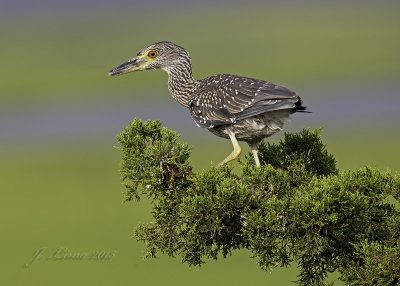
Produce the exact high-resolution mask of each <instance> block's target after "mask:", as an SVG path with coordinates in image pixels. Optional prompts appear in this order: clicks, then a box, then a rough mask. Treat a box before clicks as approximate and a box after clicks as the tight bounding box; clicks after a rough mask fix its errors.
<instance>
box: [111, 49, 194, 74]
mask: <svg viewBox="0 0 400 286" xmlns="http://www.w3.org/2000/svg"><path fill="white" fill-rule="evenodd" d="M182 62H189V63H190V56H189V54H188V53H187V52H186V51H185V50H184V49H183V48H182V47H180V46H178V45H176V44H173V43H171V42H158V43H155V44H153V45H150V46H148V47H147V48H144V49H142V50H141V51H140V52H139V53H138V54H137V56H136V57H134V58H132V59H130V60H128V61H127V62H125V63H123V64H121V65H119V66H117V67H116V68H114V69H112V70H111V71H110V72H109V73H108V75H110V76H113V75H122V74H125V73H129V72H133V71H141V70H150V69H163V70H166V71H168V70H170V69H171V67H173V66H175V65H179V64H180V63H182Z"/></svg>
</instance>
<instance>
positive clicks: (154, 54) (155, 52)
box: [147, 51, 157, 59]
mask: <svg viewBox="0 0 400 286" xmlns="http://www.w3.org/2000/svg"><path fill="white" fill-rule="evenodd" d="M147 55H148V56H149V57H150V58H152V59H154V58H155V57H156V56H157V51H150V52H148V53H147Z"/></svg>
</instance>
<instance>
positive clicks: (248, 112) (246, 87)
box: [190, 74, 301, 128]
mask: <svg viewBox="0 0 400 286" xmlns="http://www.w3.org/2000/svg"><path fill="white" fill-rule="evenodd" d="M299 105H301V99H300V98H299V97H298V96H297V95H296V93H295V92H293V91H291V90H289V89H287V88H286V87H283V86H278V85H275V84H272V83H270V82H267V81H263V80H258V79H253V78H246V77H239V76H234V75H225V74H222V75H216V76H212V77H209V78H206V79H204V80H202V81H201V82H200V86H199V87H198V89H197V90H196V92H195V96H194V97H193V98H192V100H191V103H190V111H191V114H192V116H193V118H194V120H195V121H196V123H197V124H198V125H199V126H201V127H205V128H211V127H215V126H218V125H223V124H232V123H235V122H236V121H237V120H241V119H245V118H248V117H252V116H255V115H258V114H261V113H265V112H269V111H275V110H282V109H294V108H296V106H299Z"/></svg>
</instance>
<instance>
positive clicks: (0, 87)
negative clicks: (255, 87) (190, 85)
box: [0, 0, 400, 285]
mask: <svg viewBox="0 0 400 286" xmlns="http://www.w3.org/2000/svg"><path fill="white" fill-rule="evenodd" d="M1 5H2V6H1V9H0V35H1V39H2V40H1V46H0V51H1V53H0V57H1V69H0V160H1V165H0V182H1V185H0V191H1V206H0V221H1V228H2V235H1V244H0V247H1V254H2V255H1V265H0V267H1V269H2V274H1V276H0V284H1V285H124V284H130V285H143V284H145V285H158V284H162V285H188V284H190V285H204V284H207V285H244V284H249V283H251V284H252V285H290V281H293V280H295V279H296V275H297V271H296V268H295V267H293V268H291V269H275V270H274V271H272V272H271V273H266V272H263V271H261V270H259V268H258V266H257V262H256V260H255V259H252V258H251V257H250V256H251V253H250V252H248V251H237V252H234V253H233V255H232V257H229V258H228V259H220V260H218V261H208V262H207V264H205V265H204V266H203V267H201V268H192V269H191V268H189V267H188V266H186V265H182V264H181V262H180V258H179V257H178V258H168V257H166V256H163V255H161V256H160V258H159V259H153V260H143V259H142V258H141V257H142V255H143V249H144V246H143V245H142V244H141V243H139V242H136V241H135V240H134V239H132V238H131V235H132V233H133V228H134V227H135V226H136V224H137V223H138V222H139V221H142V222H143V221H149V220H151V212H150V204H149V202H148V201H146V200H143V201H141V202H140V203H139V204H138V203H129V204H123V203H122V196H121V192H122V191H123V188H122V186H121V185H120V182H119V173H118V169H119V154H118V152H117V151H116V150H115V149H114V148H113V146H115V145H116V144H117V142H116V140H115V135H116V134H117V133H119V132H121V130H122V129H123V127H124V126H125V125H126V124H127V123H128V122H129V121H131V120H132V119H133V118H134V117H139V118H142V119H147V118H151V119H153V120H154V119H161V120H164V123H165V126H167V127H169V128H171V129H173V130H176V131H178V132H179V133H181V134H182V140H184V141H187V142H188V143H189V144H190V145H192V146H193V155H192V164H193V166H194V168H195V169H196V170H201V169H203V168H206V169H207V168H209V166H210V162H211V161H213V162H215V163H216V162H219V161H220V160H222V159H223V158H224V157H225V156H226V155H227V154H228V153H229V152H231V144H230V142H229V141H227V140H225V139H221V138H217V137H215V136H214V135H212V134H211V133H209V132H208V131H207V130H203V129H200V128H197V127H196V126H195V124H194V122H193V120H192V119H191V118H190V115H189V113H188V111H187V110H185V108H183V107H181V106H179V104H178V103H176V102H174V100H173V99H172V97H171V96H170V95H169V93H168V90H167V83H166V80H167V76H166V74H165V73H164V72H163V71H152V72H143V73H134V74H129V75H127V76H122V77H113V78H110V77H107V76H106V75H107V72H108V71H109V70H110V69H111V68H113V67H115V66H117V65H119V64H120V63H122V62H124V61H125V60H127V59H129V58H131V57H133V56H135V55H136V53H137V52H138V51H139V50H140V49H142V48H143V47H145V46H147V45H149V44H152V43H153V42H157V41H161V40H168V41H172V42H175V43H177V44H179V45H181V46H183V47H185V48H186V49H187V50H188V51H189V53H190V54H191V57H192V60H193V64H194V67H193V70H194V76H195V77H196V78H202V77H206V76H208V75H211V74H216V73H232V74H239V75H244V76H250V77H256V78H261V79H266V80H269V81H272V82H274V83H277V84H281V85H284V86H287V87H289V88H291V89H293V90H295V91H297V92H298V93H299V94H300V95H301V97H302V98H303V101H304V104H305V105H306V106H308V108H309V109H310V110H311V111H312V112H313V113H311V114H295V115H294V116H293V120H292V122H291V123H290V124H288V125H287V126H286V131H290V132H294V131H298V130H300V129H301V128H303V127H307V128H311V129H314V128H319V127H323V128H324V129H323V130H324V131H323V133H322V136H323V139H324V141H325V142H326V143H327V145H328V149H329V151H330V152H332V153H333V154H334V155H335V156H336V158H337V160H338V165H339V167H340V168H341V169H342V170H345V169H353V168H357V167H362V166H365V165H369V166H374V167H378V168H380V169H386V168H389V169H391V170H392V171H394V172H398V170H399V169H400V160H399V159H400V148H399V145H400V134H399V131H400V128H399V122H400V113H399V107H400V96H399V91H398V86H397V85H398V80H399V75H400V53H399V51H400V37H399V34H400V18H399V17H398V14H399V8H400V5H398V4H397V3H395V1H351V2H348V1H335V3H333V1H330V2H328V1H311V0H310V1H246V2H240V1H218V2H215V1H202V2H201V3H199V2H195V1H179V0H175V1H161V0H158V1H157V0H152V1H146V2H145V3H143V2H139V1H124V0H116V1H106V0H101V1H94V0H84V1H77V0H71V1H50V0H38V1H28V0H25V1H3V2H2V4H1ZM282 136H283V133H281V134H277V135H275V136H274V137H272V138H271V139H270V141H272V142H277V141H278V140H280V139H281V138H282ZM243 147H245V152H247V151H248V148H247V147H246V146H243ZM242 156H243V155H242ZM57 249H59V251H60V252H59V253H58V254H56V256H57V257H61V256H62V257H64V259H55V258H54V257H53V259H51V258H52V256H53V255H54V253H55V251H57ZM40 250H41V251H42V252H40V255H39V256H38V259H37V260H35V261H34V262H33V263H31V264H30V265H29V262H30V261H32V259H33V255H34V254H35V252H36V253H39V252H37V251H40ZM101 253H103V254H104V255H105V256H101ZM96 254H100V257H97V258H98V259H90V257H92V258H93V256H94V255H96ZM77 256H81V257H82V256H83V258H81V259H78V258H79V257H77ZM333 278H334V277H333ZM338 285H340V284H339V283H338Z"/></svg>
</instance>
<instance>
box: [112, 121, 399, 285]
mask: <svg viewBox="0 0 400 286" xmlns="http://www.w3.org/2000/svg"><path fill="white" fill-rule="evenodd" d="M117 139H118V142H119V144H120V147H119V149H120V151H121V155H122V163H121V176H122V181H123V184H124V185H125V187H126V192H125V197H124V199H125V200H126V201H131V200H133V199H136V200H139V199H140V197H141V196H143V195H145V196H147V197H148V198H150V199H151V200H152V204H153V216H154V221H153V222H150V223H145V224H140V225H139V226H138V227H137V229H136V231H135V237H136V239H138V240H139V241H143V242H144V243H145V245H146V256H147V257H155V256H156V255H157V253H163V254H167V255H169V256H181V257H182V261H183V262H185V263H188V264H189V265H201V264H202V263H204V261H205V259H207V258H213V259H217V258H218V257H220V256H222V257H224V258H225V257H227V256H228V255H231V254H232V251H233V250H235V249H243V248H245V249H248V250H249V251H250V252H251V253H252V256H253V257H254V258H256V259H257V261H258V264H259V266H260V268H261V269H264V270H270V269H272V268H275V267H284V266H289V265H290V264H291V263H292V262H295V263H296V265H297V267H298V268H299V276H298V277H299V279H298V281H297V284H298V285H328V284H329V283H328V282H327V281H326V278H327V274H328V273H331V272H334V271H338V272H339V273H340V279H341V280H342V281H344V282H345V283H346V284H348V285H399V283H400V211H399V208H398V203H399V199H400V198H399V197H400V195H399V190H400V179H399V177H397V176H393V175H391V174H390V173H389V172H380V171H379V170H376V169H371V168H367V167H366V168H362V169H358V170H355V171H346V172H339V171H338V169H337V168H336V161H335V159H334V157H333V155H331V154H329V153H328V151H327V150H326V146H325V145H324V144H323V142H322V141H321V137H320V130H316V131H313V132H311V131H309V130H306V129H304V130H302V131H300V132H299V133H297V134H285V137H284V139H283V140H282V141H281V142H280V143H279V144H266V145H265V144H264V145H262V146H260V150H259V152H260V161H261V167H255V166H254V163H253V158H252V156H251V154H249V155H247V156H246V157H245V159H244V160H243V161H241V162H240V164H241V168H242V175H240V176H239V175H237V174H236V173H235V172H233V170H232V167H230V166H229V165H224V166H222V167H219V168H215V167H211V168H210V169H209V170H206V171H202V172H200V173H195V172H193V171H192V168H191V166H190V164H189V158H190V152H191V150H190V147H189V146H188V145H187V144H186V143H182V142H180V141H179V135H178V134H177V133H175V132H174V131H171V130H168V129H167V128H164V127H161V122H160V121H154V122H151V121H149V120H148V121H146V122H142V121H141V120H139V119H135V120H134V121H133V122H131V123H130V124H129V125H128V126H127V127H126V128H125V129H124V131H123V132H122V133H121V134H120V135H118V136H117ZM396 204H397V205H396Z"/></svg>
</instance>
